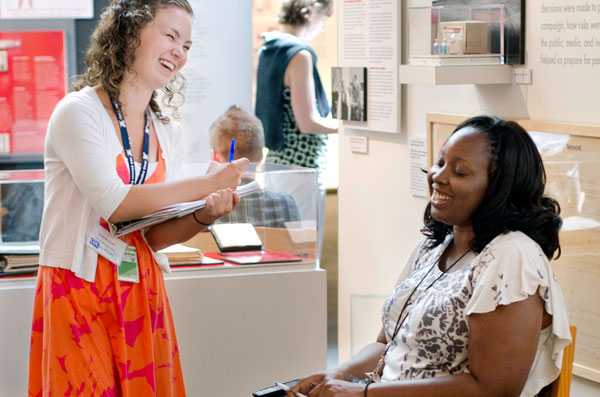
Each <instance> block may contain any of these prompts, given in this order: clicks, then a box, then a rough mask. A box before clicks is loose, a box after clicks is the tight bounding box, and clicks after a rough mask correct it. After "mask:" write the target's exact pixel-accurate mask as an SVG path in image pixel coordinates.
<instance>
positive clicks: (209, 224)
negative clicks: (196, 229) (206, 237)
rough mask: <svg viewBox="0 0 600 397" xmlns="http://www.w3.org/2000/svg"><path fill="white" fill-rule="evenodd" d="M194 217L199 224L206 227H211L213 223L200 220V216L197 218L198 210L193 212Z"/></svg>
mask: <svg viewBox="0 0 600 397" xmlns="http://www.w3.org/2000/svg"><path fill="white" fill-rule="evenodd" d="M192 217H193V218H194V220H195V221H196V223H197V224H199V225H202V226H204V227H209V226H211V225H212V223H204V222H200V221H199V220H198V218H196V211H194V212H192Z"/></svg>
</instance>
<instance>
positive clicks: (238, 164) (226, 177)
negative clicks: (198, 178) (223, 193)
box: [208, 158, 250, 189]
mask: <svg viewBox="0 0 600 397" xmlns="http://www.w3.org/2000/svg"><path fill="white" fill-rule="evenodd" d="M249 164H250V162H249V161H248V159H247V158H241V159H238V160H235V161H232V162H231V163H211V165H210V168H209V169H208V175H209V176H211V177H212V178H213V180H214V182H215V185H216V187H217V189H227V188H236V187H237V186H238V185H239V184H240V182H241V181H242V175H243V173H244V172H245V171H246V169H247V168H248V165H249Z"/></svg>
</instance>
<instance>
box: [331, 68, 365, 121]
mask: <svg viewBox="0 0 600 397" xmlns="http://www.w3.org/2000/svg"><path fill="white" fill-rule="evenodd" d="M331 114H332V116H333V118H334V119H338V120H345V121H367V68H360V67H358V68H356V67H333V68H331Z"/></svg>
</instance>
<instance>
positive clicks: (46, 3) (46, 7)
mask: <svg viewBox="0 0 600 397" xmlns="http://www.w3.org/2000/svg"><path fill="white" fill-rule="evenodd" d="M93 16H94V1H93V0H0V19H38V18H61V19H64V18H92V17H93Z"/></svg>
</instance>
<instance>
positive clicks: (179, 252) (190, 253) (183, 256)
mask: <svg viewBox="0 0 600 397" xmlns="http://www.w3.org/2000/svg"><path fill="white" fill-rule="evenodd" d="M158 252H159V253H161V254H165V255H167V258H169V264H170V265H171V266H182V265H218V264H222V263H223V261H222V260H219V259H214V258H209V257H207V256H204V255H202V251H200V250H199V249H198V248H192V247H188V246H186V245H183V244H175V245H172V246H170V247H167V248H164V249H162V250H160V251H158Z"/></svg>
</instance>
